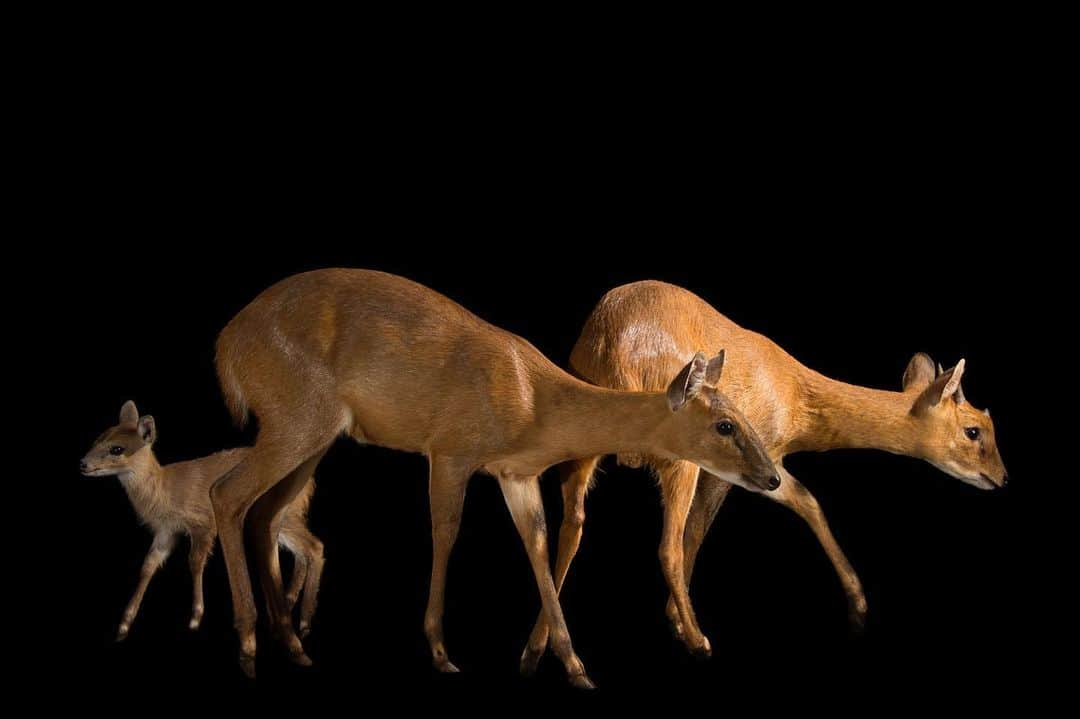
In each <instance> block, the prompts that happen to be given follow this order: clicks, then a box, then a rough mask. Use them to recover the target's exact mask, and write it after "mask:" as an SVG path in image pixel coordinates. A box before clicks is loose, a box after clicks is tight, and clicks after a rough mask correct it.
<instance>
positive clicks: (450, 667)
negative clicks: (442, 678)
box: [435, 659, 461, 674]
mask: <svg viewBox="0 0 1080 719" xmlns="http://www.w3.org/2000/svg"><path fill="white" fill-rule="evenodd" d="M435 668H436V669H438V670H439V671H440V672H442V673H443V674H459V673H460V672H461V670H460V669H458V668H457V667H455V666H454V663H453V662H452V661H450V660H449V659H444V660H442V661H441V662H435Z"/></svg>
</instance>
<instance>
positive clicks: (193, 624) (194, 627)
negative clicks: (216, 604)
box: [187, 617, 202, 632]
mask: <svg viewBox="0 0 1080 719" xmlns="http://www.w3.org/2000/svg"><path fill="white" fill-rule="evenodd" d="M201 623H202V617H192V618H191V621H190V622H188V625H187V628H188V629H190V630H191V631H193V632H194V631H198V629H199V624H201Z"/></svg>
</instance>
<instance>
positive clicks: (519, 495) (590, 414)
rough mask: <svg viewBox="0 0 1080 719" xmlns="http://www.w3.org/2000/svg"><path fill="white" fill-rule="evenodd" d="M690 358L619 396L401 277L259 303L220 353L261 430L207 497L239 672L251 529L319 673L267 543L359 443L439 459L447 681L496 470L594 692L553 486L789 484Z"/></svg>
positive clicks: (572, 665)
mask: <svg viewBox="0 0 1080 719" xmlns="http://www.w3.org/2000/svg"><path fill="white" fill-rule="evenodd" d="M688 359H689V361H688V362H683V366H682V367H681V368H677V370H676V371H675V372H673V373H672V376H674V377H675V379H674V380H673V381H672V382H670V383H668V384H666V391H653V392H621V391H616V390H611V389H606V388H601V387H597V386H594V385H590V384H588V383H586V382H583V381H580V380H578V379H576V378H574V377H572V376H570V375H569V374H567V373H566V372H564V371H562V370H561V369H559V368H558V367H556V366H555V365H554V364H553V363H551V362H550V361H548V359H547V358H545V357H544V356H543V355H542V354H541V353H540V352H539V351H538V350H537V349H536V348H534V347H533V346H532V345H531V344H529V343H528V342H526V341H525V340H523V339H521V338H520V337H518V336H516V335H513V334H511V333H509V332H506V331H504V330H501V329H499V328H497V327H494V326H492V325H490V324H488V323H486V322H484V321H483V320H481V319H479V318H478V317H476V316H475V315H473V314H472V313H470V312H468V311H467V310H465V309H464V308H463V307H461V306H460V305H458V304H456V303H454V302H452V301H451V300H449V299H448V298H446V297H444V296H443V295H440V294H438V293H437V292H435V291H433V290H430V289H428V288H426V287H423V286H421V285H419V284H416V283H415V282H411V281H409V280H406V279H404V278H401V277H396V276H394V275H389V274H385V273H382V272H374V271H366V270H348V269H328V270H319V271H315V272H308V273H304V274H299V275H295V276H293V277H290V278H287V279H285V280H282V281H281V282H279V283H277V284H276V285H274V286H272V287H270V288H269V289H267V290H266V291H264V292H263V293H262V294H260V295H259V296H258V297H256V298H255V299H254V300H253V301H252V302H251V304H249V305H248V306H247V307H245V308H244V309H243V310H241V311H240V313H239V314H238V315H236V317H234V318H233V319H232V321H230V322H229V323H228V325H227V326H226V327H225V328H224V329H223V330H222V332H221V334H220V336H219V338H218V342H217V356H216V362H217V370H218V376H219V379H220V381H221V386H222V390H223V392H224V395H225V397H226V400H227V403H228V405H229V408H230V410H231V412H232V414H233V415H234V417H235V418H236V419H237V420H238V421H243V420H244V418H246V417H247V416H248V414H249V412H250V413H253V414H254V415H255V416H256V418H257V419H258V422H259V432H258V437H257V439H256V441H255V446H254V447H253V448H252V450H251V451H250V452H249V453H248V454H247V455H245V457H244V458H243V459H242V460H241V461H240V462H239V463H238V464H237V465H236V466H235V467H234V468H233V469H232V470H230V471H229V472H228V473H227V474H226V475H225V476H224V477H222V478H221V479H220V480H219V481H218V482H217V483H216V484H214V486H213V488H212V489H211V492H210V495H211V500H212V503H213V507H214V512H215V514H216V516H217V523H218V529H219V532H220V534H221V544H222V549H223V553H224V556H225V561H226V565H227V567H228V570H229V579H230V583H231V587H232V596H233V611H234V619H235V625H236V629H237V631H238V634H239V639H240V663H241V666H242V667H243V668H244V670H245V671H246V672H247V673H248V674H254V667H255V631H254V630H255V615H256V612H255V605H254V601H253V598H252V593H251V584H250V579H249V577H248V571H247V564H246V558H245V553H244V545H243V541H242V540H243V533H242V525H243V523H244V522H245V517H246V523H247V525H248V528H249V530H250V531H251V536H252V537H253V540H254V548H255V551H256V563H257V567H258V570H259V575H260V580H261V582H262V586H263V589H264V594H265V595H266V600H267V607H268V612H269V615H270V616H269V619H270V622H271V625H272V626H273V627H274V629H275V630H276V631H277V633H278V634H279V637H280V638H281V639H283V640H284V641H285V643H286V645H287V647H288V649H289V651H290V652H291V654H292V656H293V658H294V660H295V661H298V662H300V663H308V662H309V660H308V659H307V657H306V655H304V653H303V652H304V650H303V645H302V644H301V642H300V640H299V638H297V637H296V635H295V634H293V632H292V626H291V622H290V619H289V614H288V612H287V611H286V607H285V606H284V601H283V597H282V591H281V576H280V569H279V567H278V564H277V553H276V552H275V551H274V542H273V533H272V530H271V528H272V526H273V523H274V521H275V519H276V517H277V516H278V514H279V513H280V512H281V510H282V508H283V507H285V506H286V505H287V504H288V503H289V502H290V501H292V499H293V497H294V496H295V495H296V493H297V492H299V491H300V490H301V488H302V487H303V486H304V484H305V483H306V481H307V477H308V476H309V474H310V473H311V472H312V470H313V468H314V467H315V466H316V465H317V464H318V462H319V460H320V459H321V458H322V456H323V454H324V453H325V452H326V451H327V449H328V447H329V446H330V445H331V443H332V442H334V440H335V439H336V438H337V437H339V436H341V435H348V436H350V437H352V438H354V439H355V440H357V441H360V442H364V443H370V444H375V445H381V446H385V447H390V448H393V449H398V450H404V451H411V452H418V453H422V454H424V455H425V456H427V458H428V461H429V464H430V477H429V491H430V499H431V521H432V538H433V556H432V570H431V588H430V594H429V598H428V606H427V610H426V613H425V617H424V630H425V634H426V636H427V639H428V642H429V644H430V648H431V654H432V660H433V663H434V665H435V667H436V668H437V669H439V670H440V671H444V672H453V671H456V668H455V667H454V665H453V664H452V663H451V662H450V660H449V658H448V656H447V652H446V648H445V646H444V642H443V626H442V615H443V597H444V589H445V583H446V569H447V559H448V557H449V554H450V550H451V547H452V545H453V544H454V540H455V538H456V537H457V533H458V526H459V522H460V519H461V511H462V504H463V501H464V498H465V487H466V484H467V482H468V480H469V477H470V475H472V474H473V473H475V472H483V473H486V474H489V475H492V476H494V477H496V478H497V479H498V481H499V485H500V488H501V489H502V493H503V496H504V498H505V500H506V503H507V506H508V507H509V510H510V513H511V515H512V517H513V520H514V524H515V525H516V527H517V530H518V532H519V534H520V535H521V539H522V540H523V542H524V544H525V549H526V551H527V553H528V555H529V560H530V562H531V564H532V569H533V572H534V575H535V578H536V582H537V585H538V587H539V590H540V597H541V602H542V605H543V615H544V618H545V620H546V621H547V623H548V625H550V626H551V627H552V630H551V644H552V648H553V649H554V651H555V653H556V654H557V655H558V656H559V658H560V659H561V660H562V662H563V664H564V665H565V667H566V671H567V675H568V677H569V679H570V681H571V683H573V684H574V685H576V686H581V687H590V686H592V684H591V682H590V681H589V679H588V677H587V676H586V673H585V668H584V666H583V665H582V663H581V661H580V659H578V657H577V656H576V655H575V653H574V650H573V647H572V646H571V641H570V634H569V633H568V631H567V628H566V624H565V622H564V619H563V614H562V610H561V608H560V606H559V601H558V595H557V592H556V589H555V585H554V583H553V581H552V577H551V571H550V568H549V566H548V555H547V537H546V528H545V523H544V509H543V505H542V503H541V501H540V491H539V486H538V483H537V477H538V476H539V475H540V473H541V472H543V471H544V469H546V468H547V467H550V466H552V465H555V464H557V463H561V462H565V461H567V460H570V459H573V458H576V457H592V456H596V455H600V454H606V453H612V452H637V453H643V454H647V455H648V456H652V457H661V458H664V459H665V460H668V461H675V460H678V459H684V460H689V461H692V462H694V463H695V464H697V465H700V466H703V467H706V468H708V470H709V471H710V472H713V473H715V474H717V475H719V476H723V477H726V478H728V479H729V480H731V481H733V482H737V483H742V484H745V485H746V486H749V487H754V488H760V489H774V488H775V487H776V485H777V484H778V483H779V480H778V479H777V478H776V477H775V471H776V470H775V469H774V467H773V465H772V462H771V461H769V459H768V457H767V455H766V453H765V451H764V448H763V446H762V445H761V443H760V441H759V440H758V439H757V437H756V435H755V434H754V432H753V430H752V429H751V428H750V426H749V425H748V424H747V423H746V421H745V420H744V419H743V418H742V416H741V415H740V414H739V413H738V412H736V411H735V410H734V409H733V408H732V407H731V405H730V403H729V402H728V401H727V400H726V399H725V398H724V397H723V396H722V395H721V394H720V393H719V392H718V391H717V390H716V389H715V387H714V386H713V385H714V384H715V382H716V381H717V379H718V377H719V373H720V367H721V365H722V359H720V358H717V359H714V360H713V361H711V362H710V361H708V360H707V359H706V358H705V356H704V355H702V354H700V353H698V354H697V355H693V353H691V357H689V358H688ZM680 370H681V371H680ZM661 389H664V388H661ZM372 481H374V480H372ZM683 503H684V504H685V505H686V507H688V506H689V498H688V497H687V498H685V501H684V502H683ZM683 509H685V508H683ZM249 510H250V511H249ZM684 518H685V516H684ZM679 534H680V535H681V533H679ZM680 566H681V563H680ZM684 585H685V583H680V586H684ZM673 589H677V588H676V587H673ZM676 596H678V591H676Z"/></svg>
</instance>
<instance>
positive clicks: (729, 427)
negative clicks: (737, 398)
mask: <svg viewBox="0 0 1080 719" xmlns="http://www.w3.org/2000/svg"><path fill="white" fill-rule="evenodd" d="M716 431H717V432H719V433H720V434H722V435H730V434H734V433H735V425H733V424H732V423H731V422H728V421H727V420H724V421H723V422H717V423H716Z"/></svg>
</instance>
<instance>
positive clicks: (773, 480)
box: [769, 475, 780, 492]
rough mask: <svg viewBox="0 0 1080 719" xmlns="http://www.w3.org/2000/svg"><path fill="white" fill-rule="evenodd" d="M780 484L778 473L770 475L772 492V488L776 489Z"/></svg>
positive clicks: (770, 489)
mask: <svg viewBox="0 0 1080 719" xmlns="http://www.w3.org/2000/svg"><path fill="white" fill-rule="evenodd" d="M779 486H780V478H779V477H777V476H776V475H773V476H772V477H769V491H770V492H771V491H772V490H774V489H776V488H777V487H779Z"/></svg>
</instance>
